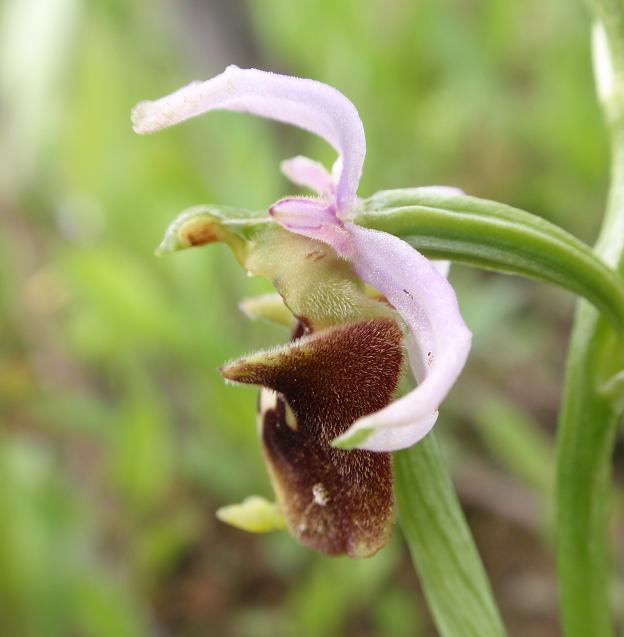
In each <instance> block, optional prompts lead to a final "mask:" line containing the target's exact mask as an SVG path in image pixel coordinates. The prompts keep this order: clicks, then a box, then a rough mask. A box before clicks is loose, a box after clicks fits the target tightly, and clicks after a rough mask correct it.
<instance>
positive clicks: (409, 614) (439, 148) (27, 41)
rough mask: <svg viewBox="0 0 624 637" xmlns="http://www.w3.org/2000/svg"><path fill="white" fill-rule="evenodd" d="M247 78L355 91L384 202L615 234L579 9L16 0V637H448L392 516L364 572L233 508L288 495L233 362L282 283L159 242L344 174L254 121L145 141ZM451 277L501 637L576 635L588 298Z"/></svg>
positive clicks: (464, 431) (9, 228) (11, 609)
mask: <svg viewBox="0 0 624 637" xmlns="http://www.w3.org/2000/svg"><path fill="white" fill-rule="evenodd" d="M231 63H234V64H238V65H239V66H256V67H258V68H264V69H270V70H274V71H279V72H284V73H291V74H297V75H302V76H307V77H313V78H316V79H319V80H322V81H324V82H327V83H329V84H332V85H334V86H336V87H337V88H338V89H340V90H341V91H343V92H344V93H345V94H346V95H347V96H349V97H350V98H351V99H352V100H353V102H354V103H355V104H356V106H357V107H358V109H359V111H360V114H361V116H362V119H363V121H364V125H365V129H366V134H367V140H368V156H367V160H366V165H365V172H364V178H363V181H362V185H361V189H360V193H361V194H362V195H364V196H366V195H369V194H372V193H373V192H374V191H375V190H378V189H386V188H393V187H401V186H416V185H428V184H448V185H455V186H459V187H461V188H463V189H464V190H466V191H467V192H468V193H470V194H475V195H478V196H481V197H487V198H491V199H498V200H502V201H505V202H508V203H511V204H514V205H516V206H518V207H521V208H524V209H527V210H529V211H532V212H535V213H538V214H541V215H543V216H544V217H546V218H548V219H550V220H552V221H554V222H556V223H559V224H560V225H562V226H564V227H565V228H566V229H568V230H569V231H571V232H573V233H574V234H576V235H577V236H579V237H581V238H582V239H584V240H586V241H592V240H593V238H594V236H595V234H596V230H597V228H598V225H599V222H600V217H601V214H602V212H601V211H602V208H603V204H604V193H605V188H606V185H607V146H606V140H605V133H604V130H603V126H602V124H601V119H600V114H599V111H598V108H597V105H596V103H595V100H594V97H593V87H592V79H591V65H590V57H589V43H588V21H587V17H586V15H585V13H584V10H583V7H582V5H581V3H580V1H579V2H577V3H574V2H572V3H571V2H569V1H568V0H549V1H548V2H543V0H510V1H503V0H481V1H476V0H472V1H471V0H417V1H413V0H298V1H297V2H288V1H287V0H249V1H248V2H244V1H243V0H228V1H226V0H212V1H211V0H204V1H202V0H152V1H148V0H135V1H132V2H125V1H123V0H3V2H2V3H0V118H1V120H0V121H1V131H2V134H1V136H0V218H1V221H2V226H1V227H2V231H1V233H0V330H1V332H0V333H1V335H2V338H1V340H0V419H1V429H0V485H1V487H0V635H1V636H2V637H31V636H33V637H72V636H77V637H82V636H85V637H146V636H150V637H152V636H171V637H196V636H197V637H199V636H203V635H218V636H223V637H230V636H231V637H265V636H266V637H291V636H292V637H294V636H297V637H332V636H337V635H347V636H358V637H359V636H365V637H372V636H384V637H414V636H415V637H418V636H419V635H422V636H426V635H434V634H435V632H434V630H433V628H432V624H431V619H430V617H429V615H428V613H427V611H426V608H425V606H424V603H423V601H422V596H421V593H420V591H419V588H418V583H417V580H416V577H415V575H414V574H413V572H412V570H411V566H410V561H409V558H408V555H407V552H406V550H405V548H404V546H403V544H402V541H401V538H400V532H399V531H398V529H397V531H396V532H395V537H394V539H393V542H392V543H391V545H390V546H388V547H387V548H386V549H384V550H383V551H382V552H381V553H380V554H378V555H377V556H376V557H375V558H373V559H371V560H368V561H363V562H352V561H349V560H345V559H329V558H324V557H320V556H318V555H315V554H312V553H310V552H308V551H307V550H305V549H302V548H300V547H298V546H297V545H296V544H295V543H294V541H293V540H291V539H290V538H289V537H288V536H287V535H286V534H275V535H268V536H252V535H246V534H244V533H242V532H240V531H236V530H234V529H230V528H228V527H226V526H224V525H222V524H221V523H219V522H217V521H216V520H215V518H214V511H215V509H216V508H217V507H218V506H221V505H223V504H227V503H231V502H235V501H240V500H241V499H242V498H244V497H245V496H246V495H249V494H251V493H259V494H263V495H265V496H268V497H270V487H269V485H268V480H267V478H266V475H265V471H264V468H263V466H262V462H261V457H260V453H259V449H258V444H257V441H256V427H255V413H254V412H255V391H254V390H253V389H248V388H235V387H226V386H225V385H224V384H223V382H222V380H221V377H220V376H219V373H218V367H219V366H220V365H221V364H222V362H223V361H224V360H226V359H228V358H233V357H236V356H238V355H240V354H242V353H244V352H247V351H250V350H253V349H254V348H257V347H259V346H263V345H267V344H269V343H278V342H280V341H281V340H283V339H284V338H285V334H283V333H281V332H280V331H279V330H277V329H273V328H270V327H268V326H265V325H260V324H251V323H249V322H247V321H246V320H245V319H244V318H243V317H242V316H241V315H240V313H239V312H238V310H237V303H238V301H239V300H240V299H242V298H244V297H246V296H250V295H253V294H255V293H259V292H263V291H267V290H268V284H267V283H266V282H264V281H258V280H252V279H248V278H246V277H245V275H244V273H243V272H242V271H240V269H239V268H238V266H237V265H236V264H235V263H234V260H233V258H232V257H231V255H230V254H229V252H228V251H227V249H226V248H224V247H222V246H211V247H210V248H206V249H201V250H191V251H187V252H185V253H180V254H178V255H174V256H172V257H168V258H166V259H157V258H156V257H154V256H153V251H154V248H155V247H156V245H157V244H158V243H159V241H160V238H161V236H162V234H163V232H164V230H165V228H166V226H167V224H168V222H169V221H170V220H171V219H172V218H173V217H174V216H175V215H176V214H177V212H179V211H180V210H182V209H184V208H186V207H188V206H191V205H194V204H197V203H202V202H206V203H207V202H215V203H225V204H230V205H240V206H246V207H249V208H254V209H257V208H263V207H266V206H267V205H268V204H269V203H271V202H272V201H274V200H275V199H277V198H278V197H279V196H281V195H283V194H286V193H291V192H293V191H292V186H289V185H288V184H287V183H286V182H285V180H283V178H282V177H281V176H280V174H279V171H278V162H279V161H280V160H281V159H284V158H287V157H290V156H292V155H295V154H299V153H304V154H308V155H310V156H313V157H316V158H319V159H321V160H323V161H325V162H327V163H329V162H331V161H332V160H333V155H332V152H331V151H330V149H329V148H328V147H326V146H325V145H324V144H323V143H322V142H320V141H319V140H317V139H314V138H312V137H311V136H309V135H306V134H304V133H302V132H299V131H296V130H293V129H291V128H287V127H284V126H280V125H277V124H272V123H268V122H265V121H259V120H255V119H253V118H250V117H246V116H242V115H236V114H227V113H216V114H212V115H210V116H209V117H204V118H201V119H198V120H194V121H192V122H189V123H186V124H184V125H182V126H180V127H178V128H175V129H172V130H168V131H165V132H162V133H160V134H158V135H155V136H151V137H138V136H136V135H134V134H133V133H132V131H131V128H130V124H129V112H130V109H131V107H132V106H133V105H134V104H135V103H136V102H138V101H139V100H141V99H146V98H155V97H158V96H160V95H163V94H165V93H168V92H170V91H172V90H174V89H176V88H178V87H179V86H181V85H183V84H185V83H187V82H188V81H190V80H191V79H205V78H209V77H211V76H213V75H215V74H217V73H219V72H221V71H222V70H223V69H224V68H225V66H227V65H228V64H231ZM451 278H452V281H453V283H454V284H455V287H456V289H457V292H458V295H459V297H460V302H461V305H462V310H463V312H464V315H465V317H466V320H467V322H468V324H469V325H470V327H471V329H472V330H473V332H474V334H475V344H474V349H473V353H472V356H471V360H470V362H469V365H468V368H467V370H466V373H465V374H464V375H463V377H462V379H461V381H460V383H459V384H458V385H457V386H456V388H455V389H454V391H453V393H452V396H451V398H450V399H449V400H448V401H447V402H446V403H445V405H444V407H443V410H442V414H441V417H440V420H439V425H438V429H437V430H438V431H439V433H440V435H441V436H442V439H443V442H444V448H445V450H446V453H447V455H448V458H449V462H450V463H451V465H452V468H453V473H454V476H455V477H456V479H457V485H458V489H459V492H460V496H461V498H462V502H463V504H464V507H465V509H466V512H467V515H468V518H469V521H470V523H471V526H472V528H473V530H474V533H475V535H476V538H477V542H478V544H479V547H480V549H481V551H482V554H483V557H484V561H485V564H486V567H487V568H488V571H489V573H490V576H491V578H492V582H493V587H494V591H495V594H496V597H497V600H498V601H499V603H500V605H501V607H502V611H503V614H504V617H505V620H506V622H507V624H508V626H509V629H510V634H511V635H514V636H520V635H531V636H532V637H540V636H542V635H543V636H551V635H557V634H559V631H558V625H557V620H556V587H555V580H554V575H553V564H552V557H551V555H552V538H551V533H550V527H551V508H550V506H549V493H550V489H551V485H552V468H553V467H552V461H551V459H552V439H553V432H554V426H555V422H556V413H557V404H558V399H559V394H560V389H561V383H562V374H563V360H564V356H565V347H566V338H567V335H568V332H569V326H570V320H571V313H572V301H573V299H572V298H571V297H570V296H569V295H567V294H564V293H562V292H559V291H556V290H553V289H552V288H549V287H547V286H546V285H543V284H536V283H532V282H526V281H521V280H518V279H513V278H505V277H502V276H496V275H492V274H488V273H480V272H476V271H471V270H469V269H465V268H459V267H458V268H456V269H455V270H454V272H453V273H452V277H451ZM616 460H617V466H618V467H619V469H620V470H621V467H622V454H621V446H620V447H619V448H618V457H617V459H616ZM618 522H619V524H620V525H621V519H619V520H618ZM619 528H620V529H621V526H620V527H619ZM620 537H622V536H621V534H620ZM621 549H622V547H621V546H620V547H619V553H618V555H619V558H618V560H619V561H618V564H619V574H620V582H621V581H622V575H623V574H624V566H623V561H622V550H621ZM621 590H622V585H621V583H620V591H621ZM620 597H621V596H620Z"/></svg>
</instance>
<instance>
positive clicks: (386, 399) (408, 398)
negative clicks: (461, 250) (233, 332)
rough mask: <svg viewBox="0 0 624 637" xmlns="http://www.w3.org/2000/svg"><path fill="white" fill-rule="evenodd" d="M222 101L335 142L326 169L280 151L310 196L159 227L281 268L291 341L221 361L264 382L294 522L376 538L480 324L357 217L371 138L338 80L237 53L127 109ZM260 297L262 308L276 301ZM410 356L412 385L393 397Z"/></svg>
mask: <svg viewBox="0 0 624 637" xmlns="http://www.w3.org/2000/svg"><path fill="white" fill-rule="evenodd" d="M213 110H229V111H240V112H246V113H251V114H253V115H257V116H260V117H265V118H268V119H272V120H276V121H279V122H283V123H286V124H290V125H293V126H297V127H299V128H302V129H304V130H306V131H309V132H311V133H314V134H316V135H318V136H319V137H321V138H322V139H324V140H325V141H326V142H328V143H329V144H330V145H331V146H332V147H333V148H334V149H335V151H336V152H337V154H338V157H337V160H336V162H335V163H334V166H333V168H332V170H331V171H328V170H327V169H326V168H325V167H324V166H322V165H321V164H319V163H317V162H315V161H313V160H311V159H309V158H307V157H301V156H299V157H295V158H293V159H289V160H286V161H284V162H282V165H281V169H282V172H283V173H284V174H285V175H286V176H287V177H288V178H289V179H290V181H291V182H293V183H294V184H296V185H298V186H301V187H305V188H308V189H310V190H312V191H313V192H314V193H315V196H314V197H305V196H292V197H286V198H283V199H280V200H279V201H277V202H275V203H274V204H273V205H271V206H270V208H269V212H268V215H267V214H266V213H263V214H253V215H249V216H247V217H245V218H244V219H236V220H232V219H231V218H230V217H228V214H224V213H223V211H222V210H216V209H210V208H203V209H201V210H196V211H191V212H190V213H187V214H186V215H184V216H183V217H182V218H181V220H180V221H178V222H177V223H176V224H174V226H172V229H170V231H169V236H168V237H166V240H165V243H166V242H167V241H168V242H169V244H170V243H171V242H172V241H174V242H177V244H184V247H187V246H190V245H200V244H203V243H209V242H212V241H215V240H224V241H226V242H227V243H229V244H230V246H231V247H232V249H233V250H234V252H235V255H236V256H237V258H238V259H239V261H240V262H241V264H242V265H243V266H244V267H245V268H246V269H247V270H248V271H250V272H252V273H254V274H260V275H263V276H268V277H269V278H271V279H272V280H273V282H274V284H275V287H276V289H277V291H278V292H279V293H280V295H281V297H282V298H283V301H284V303H285V305H286V307H287V308H288V310H290V312H291V313H292V314H293V315H294V317H295V322H294V323H293V330H294V331H293V334H292V340H291V342H290V343H289V344H288V345H286V346H284V347H283V348H281V349H277V350H269V351H267V352H262V353H259V354H254V355H250V356H248V357H244V358H243V359H240V360H239V361H235V362H234V363H230V364H229V365H226V367H225V368H224V369H223V370H222V371H223V373H224V375H225V376H226V378H229V379H230V380H234V381H236V382H243V383H253V384H258V385H260V386H261V387H264V388H268V389H265V390H264V393H263V394H261V400H260V415H259V418H260V425H261V432H262V437H263V448H264V453H265V458H266V459H267V465H268V467H269V473H270V475H271V478H272V481H273V485H274V487H275V490H276V493H277V496H278V503H279V506H280V509H281V510H282V513H283V514H284V516H285V518H286V523H287V525H288V527H289V529H290V530H291V532H293V534H294V535H296V536H297V537H298V538H299V539H300V540H301V541H302V542H303V543H304V544H307V545H309V546H312V547H314V548H317V549H319V550H321V551H324V552H326V553H348V554H350V555H352V556H363V555H369V554H372V553H374V552H375V551H376V550H377V549H378V548H379V547H380V546H381V545H383V543H384V542H385V541H386V540H387V537H388V530H387V529H388V527H389V524H390V522H391V517H392V492H391V484H392V478H391V468H390V458H389V454H388V453H387V452H390V451H394V450H397V449H402V448H406V447H409V446H411V445H413V444H415V443H416V442H418V441H419V440H420V439H422V438H423V436H425V435H426V434H427V433H428V432H429V431H430V430H431V428H432V427H433V425H434V423H435V422H436V419H437V416H438V408H439V406H440V404H441V402H442V401H443V399H444V398H445V396H446V395H447V393H448V392H449V390H450V389H451V387H452V386H453V384H454V383H455V381H456V379H457V377H458V375H459V374H460V372H461V370H462V368H463V366H464V364H465V361H466V358H467V356H468V352H469V350H470V342H471V334H470V331H469V330H468V328H467V327H466V325H465V323H464V321H463V319H462V317H461V314H460V312H459V308H458V304H457V299H456V296H455V293H454V291H453V289H452V287H451V286H450V284H449V283H448V281H447V280H446V278H445V276H444V275H443V273H441V271H440V269H439V267H438V266H437V265H436V264H435V263H433V262H431V261H429V260H428V259H426V258H425V257H424V256H423V255H421V254H420V253H419V252H417V251H416V250H415V249H414V248H412V247H411V246H410V245H409V244H408V243H406V242H405V241H403V240H401V239H399V238H397V237H395V236H393V235H391V234H387V233H384V232H380V231H377V230H371V229H367V228H363V227H361V226H359V225H357V223H355V217H356V213H357V211H358V209H359V208H360V207H361V206H362V201H361V200H360V199H359V198H358V196H357V189H358V184H359V181H360V176H361V173H362V166H363V162H364V156H365V153H366V141H365V136H364V129H363V126H362V122H361V120H360V117H359V115H358V113H357V110H356V109H355V107H354V106H353V104H352V103H351V102H350V101H349V100H348V99H347V98H346V97H345V96H344V95H343V94H342V93H340V92H339V91H337V90H336V89H334V88H332V87H330V86H328V85H326V84H323V83H321V82H317V81H314V80H309V79H303V78H298V77H291V76H285V75H278V74H275V73H269V72H265V71H260V70H256V69H239V68H238V67H235V66H230V67H228V68H227V69H226V70H225V72H223V73H221V74H220V75H218V76H216V77H214V78H212V79H210V80H207V81H205V82H193V83H191V84H189V85H187V86H185V87H183V88H181V89H179V90H178V91H176V92H174V93H172V94H170V95H168V96H166V97H163V98H161V99H158V100H155V101H151V102H141V103H140V104H138V105H137V106H136V107H135V109H134V110H133V114H132V121H133V126H134V130H135V131H136V132H138V133H141V134H143V133H151V132H154V131H158V130H160V129H162V128H165V127H167V126H171V125H173V124H177V123H179V122H181V121H184V120H186V119H189V118H191V117H194V116H197V115H200V114H202V113H206V112H208V111H213ZM420 190H422V191H428V190H431V191H435V190H446V191H448V192H453V190H454V189H450V188H444V187H431V188H424V189H420ZM259 305H260V306H262V307H264V310H262V311H264V312H265V313H266V307H268V305H270V303H264V304H263V302H260V304H259ZM271 311H275V312H279V310H275V308H273V309H272V310H271ZM405 362H407V364H408V365H409V368H410V370H411V373H412V375H413V377H414V380H415V382H416V387H415V389H413V390H412V391H410V392H408V393H407V394H406V395H404V396H403V397H401V398H398V399H396V400H392V399H393V397H394V394H395V391H396V388H397V384H398V379H399V376H400V373H401V370H402V369H403V367H404V366H405V365H404V363H405ZM346 449H351V450H350V451H346Z"/></svg>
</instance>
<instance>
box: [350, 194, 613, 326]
mask: <svg viewBox="0 0 624 637" xmlns="http://www.w3.org/2000/svg"><path fill="white" fill-rule="evenodd" d="M355 220H356V222H357V223H358V224H359V225H362V226H365V227H367V228H373V229H377V230H383V231H385V232H389V233H391V234H394V235H396V236H399V237H401V238H403V239H404V240H405V241H407V242H408V243H410V244H411V245H413V246H414V247H415V248H416V249H417V250H420V251H421V252H423V253H424V254H425V255H426V256H428V257H429V258H434V259H448V260H451V261H454V262H459V263H465V264H468V265H473V266H476V267H481V268H487V269H491V270H495V271H498V272H507V273H510V274H518V275H522V276H528V277H531V278H534V279H539V280H542V281H547V282H549V283H554V284H555V285H558V286H560V287H563V288H565V289H567V290H570V291H571V292H574V293H575V294H578V295H580V296H583V297H585V298H586V299H588V300H589V301H591V302H592V303H593V304H594V305H595V306H596V307H598V308H599V309H600V310H601V311H602V312H604V313H605V314H606V315H607V316H608V317H609V319H610V320H611V321H612V322H613V323H614V325H616V326H617V327H618V328H619V329H624V286H623V285H622V279H621V277H620V276H618V275H617V274H616V273H615V272H613V271H612V270H611V269H610V268H609V267H607V265H606V264H605V263H604V262H603V261H602V260H601V259H600V258H598V257H597V256H596V254H595V253H594V252H593V251H592V250H591V248H590V247H589V246H587V245H585V244H584V243H583V242H581V241H579V240H578V239H576V238H575V237H573V236H572V235H570V234H569V233H567V232H565V231H564V230H562V229H561V228H559V227H558V226H555V225H553V224H551V223H549V222H547V221H546V220H544V219H542V218H540V217H537V216H536V215H532V214H529V213H528V212H524V211H522V210H518V209H516V208H512V207H511V206H507V205H505V204H501V203H498V202H494V201H487V200H483V199H477V198H476V197H468V196H465V195H444V194H442V195H440V194H436V193H426V192H425V193H422V192H419V191H418V190H417V189H416V190H412V191H410V190H396V191H385V192H380V193H377V194H376V195H374V196H373V197H371V198H370V199H368V200H366V201H364V202H363V206H362V209H361V211H360V212H358V214H357V216H356V219H355Z"/></svg>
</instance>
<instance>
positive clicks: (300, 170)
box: [280, 155, 336, 197]
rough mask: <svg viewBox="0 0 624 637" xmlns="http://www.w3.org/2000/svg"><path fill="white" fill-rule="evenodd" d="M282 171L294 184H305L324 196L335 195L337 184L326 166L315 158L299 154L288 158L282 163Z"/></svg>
mask: <svg viewBox="0 0 624 637" xmlns="http://www.w3.org/2000/svg"><path fill="white" fill-rule="evenodd" d="M280 168H281V170H282V173H284V175H286V177H288V179H289V180H290V181H292V182H293V184H297V186H304V187H305V188H309V189H310V190H313V191H314V192H316V193H317V194H319V195H321V196H324V197H333V196H334V195H335V192H336V185H335V184H334V180H333V178H332V176H331V175H330V174H329V173H328V172H327V170H326V169H325V166H323V164H320V163H319V162H317V161H314V160H313V159H309V158H308V157H303V156H302V155H298V156H297V157H293V158H292V159H286V160H284V161H283V162H282V163H281V164H280Z"/></svg>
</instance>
